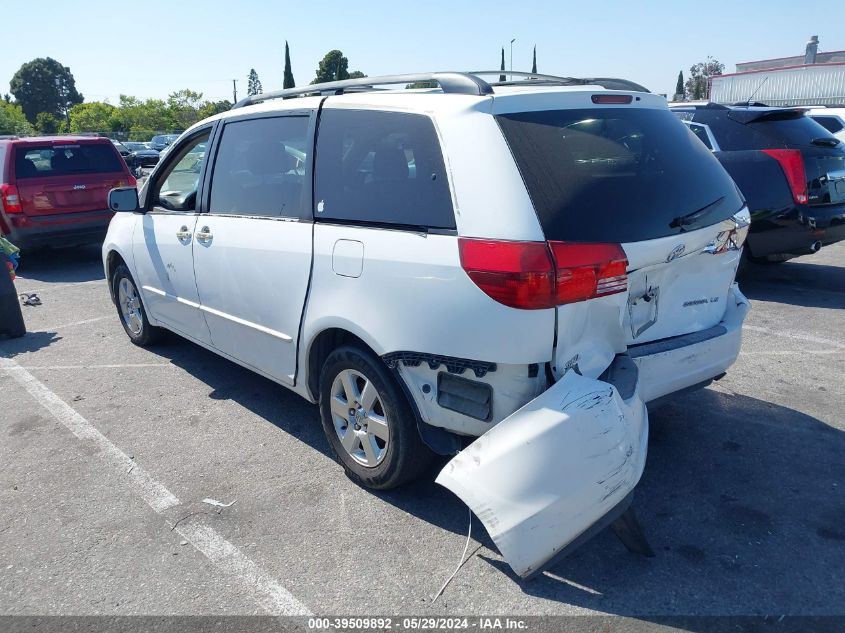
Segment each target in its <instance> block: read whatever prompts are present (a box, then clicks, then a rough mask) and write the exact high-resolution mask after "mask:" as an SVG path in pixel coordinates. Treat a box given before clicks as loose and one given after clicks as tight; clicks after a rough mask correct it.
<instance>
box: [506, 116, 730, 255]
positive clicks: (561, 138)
mask: <svg viewBox="0 0 845 633" xmlns="http://www.w3.org/2000/svg"><path fill="white" fill-rule="evenodd" d="M496 118H497V119H498V121H499V125H500V126H501V128H502V131H503V133H504V135H505V138H506V139H507V142H508V145H509V146H510V148H511V152H512V153H513V156H514V159H515V160H516V163H517V165H518V167H519V170H520V173H521V174H522V178H523V180H524V181H525V185H526V188H527V189H528V193H529V195H530V196H531V200H532V202H533V203H534V208H535V209H536V211H537V215H538V217H539V219H540V223H541V225H542V227H543V230H544V232H545V234H546V238H547V239H550V240H565V241H576V242H618V243H624V242H635V241H641V240H647V239H653V238H658V237H665V236H667V235H674V234H677V233H681V232H683V231H690V230H695V229H697V228H702V227H705V226H709V225H711V224H715V223H717V222H720V221H721V220H724V219H726V218H728V217H730V216H731V215H733V214H734V213H736V212H737V211H738V210H739V209H740V208H741V207H742V205H743V201H742V198H741V196H740V194H739V192H738V191H737V188H736V186H735V185H734V183H733V181H732V180H731V178H730V176H728V174H727V173H726V172H725V170H724V169H723V168H722V166H721V165H720V164H719V162H718V160H717V159H716V158H715V157H713V155H712V154H711V152H710V151H709V150H708V149H707V148H706V147H705V146H704V145H703V144H702V143H701V142H700V141H699V140H698V139H697V138H696V137H695V136H694V135H693V134H692V132H690V131H689V130H688V129H687V128H686V126H685V125H684V124H683V123H681V122H680V121H679V120H678V119H676V118H675V117H674V116H673V115H672V114H671V113H670V112H669V111H668V110H657V109H644V108H601V109H583V110H553V111H541V112H524V113H517V114H505V115H500V116H497V117H496Z"/></svg>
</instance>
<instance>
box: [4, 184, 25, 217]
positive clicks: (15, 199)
mask: <svg viewBox="0 0 845 633" xmlns="http://www.w3.org/2000/svg"><path fill="white" fill-rule="evenodd" d="M0 203H2V204H3V210H4V211H5V212H6V213H23V208H22V207H21V197H20V194H18V188H17V187H16V186H15V185H0Z"/></svg>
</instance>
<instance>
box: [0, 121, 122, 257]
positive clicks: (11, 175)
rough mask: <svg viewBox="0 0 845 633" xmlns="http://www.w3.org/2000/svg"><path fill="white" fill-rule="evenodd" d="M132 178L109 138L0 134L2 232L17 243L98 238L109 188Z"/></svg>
mask: <svg viewBox="0 0 845 633" xmlns="http://www.w3.org/2000/svg"><path fill="white" fill-rule="evenodd" d="M127 185H128V186H134V185H135V178H134V177H133V176H132V174H130V173H129V168H128V167H127V166H126V163H125V162H124V160H123V159H122V158H121V157H120V154H118V152H117V150H116V149H115V147H114V145H113V144H112V142H111V141H110V140H109V139H107V138H99V137H89V136H40V137H31V138H11V139H3V140H0V233H2V234H4V235H6V236H8V238H9V240H11V241H12V242H13V243H14V244H15V245H17V246H18V247H19V248H21V249H29V248H34V247H39V246H76V245H79V244H86V243H90V242H97V241H102V239H103V237H104V236H105V234H106V230H107V229H108V226H109V221H110V220H111V217H112V212H111V211H109V208H108V202H107V199H108V195H109V190H110V189H112V188H114V187H124V186H127Z"/></svg>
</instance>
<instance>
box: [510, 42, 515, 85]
mask: <svg viewBox="0 0 845 633" xmlns="http://www.w3.org/2000/svg"><path fill="white" fill-rule="evenodd" d="M515 41H516V38H513V39H512V40H511V73H513V43H514V42H515ZM511 81H513V75H511Z"/></svg>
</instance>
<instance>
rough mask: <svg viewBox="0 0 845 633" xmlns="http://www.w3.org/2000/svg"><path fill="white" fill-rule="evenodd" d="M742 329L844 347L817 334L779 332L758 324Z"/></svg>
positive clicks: (744, 326) (745, 326)
mask: <svg viewBox="0 0 845 633" xmlns="http://www.w3.org/2000/svg"><path fill="white" fill-rule="evenodd" d="M742 329H743V330H749V331H750V332H759V333H760V334H770V335H772V336H781V337H783V338H791V339H793V340H796V341H805V342H807V343H818V344H819V345H831V346H833V347H838V348H839V349H845V344H843V343H839V342H838V341H832V340H830V339H829V338H819V337H817V336H808V335H807V334H800V333H796V332H779V331H777V330H770V329H769V328H767V327H760V326H759V325H743V326H742Z"/></svg>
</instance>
